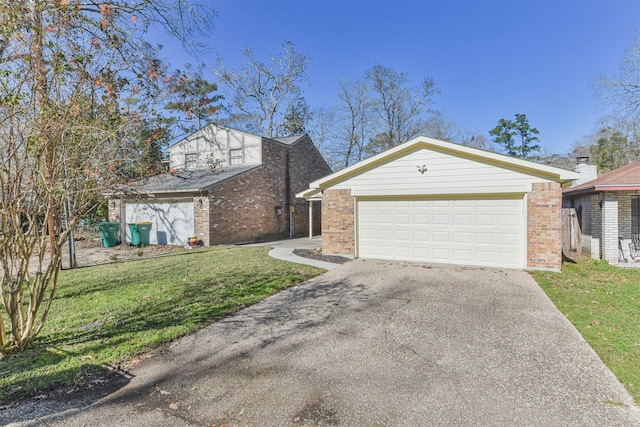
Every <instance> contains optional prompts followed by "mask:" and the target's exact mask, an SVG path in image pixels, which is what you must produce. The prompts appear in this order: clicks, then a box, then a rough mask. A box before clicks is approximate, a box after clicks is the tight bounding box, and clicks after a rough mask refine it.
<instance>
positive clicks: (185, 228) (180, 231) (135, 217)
mask: <svg viewBox="0 0 640 427" xmlns="http://www.w3.org/2000/svg"><path fill="white" fill-rule="evenodd" d="M143 221H148V222H151V223H152V224H153V225H152V226H151V234H150V235H149V243H150V244H152V245H186V244H188V242H189V237H191V236H193V235H194V231H193V230H194V227H193V200H188V201H169V200H167V201H160V200H158V201H153V202H151V201H146V202H141V203H127V207H126V222H127V224H130V223H134V222H143ZM123 225H124V224H123ZM125 226H126V233H127V242H131V231H130V230H129V226H128V225H125Z"/></svg>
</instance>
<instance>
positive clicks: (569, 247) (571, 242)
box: [562, 208, 582, 255]
mask: <svg viewBox="0 0 640 427" xmlns="http://www.w3.org/2000/svg"><path fill="white" fill-rule="evenodd" d="M562 253H563V254H566V255H569V254H577V255H580V254H582V233H581V232H580V223H579V221H578V215H577V214H576V210H575V209H574V208H565V209H562Z"/></svg>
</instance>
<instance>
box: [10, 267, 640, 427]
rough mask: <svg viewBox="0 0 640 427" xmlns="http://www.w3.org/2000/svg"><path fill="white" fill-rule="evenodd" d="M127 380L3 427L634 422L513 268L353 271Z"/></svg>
mask: <svg viewBox="0 0 640 427" xmlns="http://www.w3.org/2000/svg"><path fill="white" fill-rule="evenodd" d="M131 374H132V378H131V379H130V381H129V382H128V384H126V385H125V386H124V387H122V388H121V389H119V390H118V391H116V392H114V393H112V394H110V395H109V396H107V397H105V398H103V399H101V400H98V401H96V402H94V403H92V404H90V405H89V406H81V407H75V406H76V405H77V404H76V403H73V402H64V401H59V402H35V403H33V404H32V405H30V406H27V407H23V408H21V409H19V410H16V411H15V412H12V410H10V411H2V412H0V423H6V422H9V421H12V420H13V421H16V420H18V419H20V420H23V421H22V422H21V423H20V425H42V424H47V425H59V426H62V425H64V426H76V425H78V426H79V425H92V424H93V425H118V426H120V425H130V426H143V425H149V426H151V425H153V426H188V425H198V426H218V427H219V426H221V425H226V426H234V425H240V426H256V425H260V426H285V425H293V426H297V425H303V426H307V425H343V426H376V425H378V426H383V425H384V426H401V425H406V426H408V425H412V426H418V425H446V426H451V425H509V426H511V425H522V426H524V425H544V426H563V425H566V426H576V425H580V426H602V425H607V426H617V425H619V426H623V425H624V426H631V425H640V414H639V411H638V408H637V407H635V406H634V405H633V402H632V399H631V397H630V396H629V395H628V394H627V393H626V391H625V390H624V388H623V387H622V386H621V385H620V383H619V382H618V381H617V380H616V378H615V377H614V376H613V374H612V373H611V372H610V371H609V370H608V369H607V368H606V367H605V366H604V365H603V364H602V362H601V361H600V360H599V359H598V357H597V356H596V355H595V353H594V352H593V351H592V350H591V348H590V347H589V346H588V345H587V344H586V343H585V342H584V341H583V339H582V337H581V336H580V335H579V334H578V332H577V331H576V330H575V329H574V328H573V327H572V326H571V324H570V323H569V322H568V321H567V320H566V319H565V318H564V317H563V316H562V315H561V314H560V312H558V310H557V309H556V308H555V307H554V306H553V304H552V303H551V302H550V301H549V299H548V298H547V297H546V296H545V295H544V293H543V292H542V291H541V290H540V288H539V287H538V286H537V284H536V283H535V282H534V281H533V279H531V277H530V276H529V275H528V274H527V273H525V272H522V271H502V270H492V269H477V268H462V267H431V266H425V265H419V264H403V263H391V262H377V261H362V260H355V261H352V262H350V263H347V264H345V265H343V266H341V267H339V268H337V269H335V270H332V271H329V272H328V273H326V274H324V275H322V276H319V277H317V278H315V279H313V280H311V281H309V282H306V283H304V284H302V285H300V286H297V287H295V288H291V289H289V290H287V291H285V292H282V293H280V294H278V295H276V296H274V297H272V298H270V299H268V300H266V301H264V302H262V303H260V304H258V305H255V306H253V307H250V308H249V309H247V310H244V311H242V312H241V313H239V314H237V315H235V316H233V317H229V318H227V319H225V320H224V321H221V322H218V323H217V324H214V325H212V326H211V327H209V328H207V329H204V330H202V331H200V332H199V333H197V334H195V335H193V336H189V337H186V338H185V339H182V340H180V341H178V342H176V343H175V344H174V345H172V346H171V347H170V348H169V349H167V350H166V351H165V352H164V353H162V354H156V355H154V356H153V357H151V358H149V359H147V360H144V361H142V362H141V363H140V364H138V365H137V366H136V367H135V368H134V369H133V370H132V371H131ZM46 408H49V409H48V410H44V409H46ZM45 412H49V414H48V415H43V414H44V413H45ZM9 417H13V419H11V418H9Z"/></svg>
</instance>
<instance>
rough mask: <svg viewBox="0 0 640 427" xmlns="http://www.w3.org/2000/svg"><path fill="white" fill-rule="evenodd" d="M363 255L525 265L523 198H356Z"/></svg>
mask: <svg viewBox="0 0 640 427" xmlns="http://www.w3.org/2000/svg"><path fill="white" fill-rule="evenodd" d="M357 207H358V255H359V256H360V257H362V258H378V259H391V260H405V261H419V262H433V263H444V264H461V265H473V266H487V267H506V268H524V267H525V260H526V245H525V239H526V237H525V236H526V228H525V222H524V218H525V212H524V199H523V198H519V199H472V200H360V201H358V206H357Z"/></svg>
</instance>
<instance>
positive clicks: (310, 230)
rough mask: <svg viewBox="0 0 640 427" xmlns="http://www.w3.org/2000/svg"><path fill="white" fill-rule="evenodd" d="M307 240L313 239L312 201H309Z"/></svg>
mask: <svg viewBox="0 0 640 427" xmlns="http://www.w3.org/2000/svg"><path fill="white" fill-rule="evenodd" d="M309 239H313V200H309Z"/></svg>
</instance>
